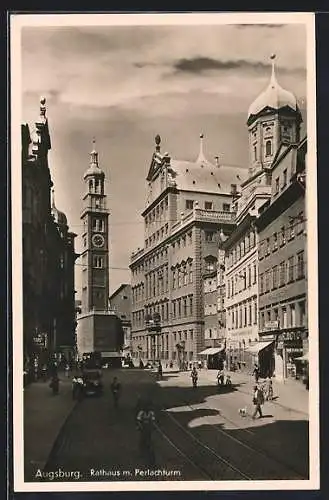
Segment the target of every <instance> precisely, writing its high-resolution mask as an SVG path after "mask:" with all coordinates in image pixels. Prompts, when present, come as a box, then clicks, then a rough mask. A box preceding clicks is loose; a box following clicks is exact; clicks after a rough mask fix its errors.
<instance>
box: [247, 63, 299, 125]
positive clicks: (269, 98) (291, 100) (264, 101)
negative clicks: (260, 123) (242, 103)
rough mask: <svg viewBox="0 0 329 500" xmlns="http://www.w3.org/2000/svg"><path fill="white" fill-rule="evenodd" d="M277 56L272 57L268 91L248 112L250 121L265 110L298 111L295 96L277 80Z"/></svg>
mask: <svg viewBox="0 0 329 500" xmlns="http://www.w3.org/2000/svg"><path fill="white" fill-rule="evenodd" d="M275 58H276V56H275V54H272V55H271V61H272V74H271V79H270V82H269V84H268V86H267V87H266V89H265V90H264V91H263V92H262V93H261V94H260V95H259V96H258V97H257V98H256V99H255V100H254V102H253V103H252V104H251V105H250V107H249V110H248V121H252V120H253V118H254V117H255V116H257V115H258V114H259V113H261V112H262V111H265V110H279V109H282V108H286V107H287V108H290V109H291V110H293V111H298V105H297V99H296V97H295V96H294V94H293V93H292V92H290V91H288V90H285V89H284V88H282V87H281V85H280V84H279V83H278V81H277V79H276V73H275Z"/></svg>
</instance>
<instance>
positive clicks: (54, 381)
mask: <svg viewBox="0 0 329 500" xmlns="http://www.w3.org/2000/svg"><path fill="white" fill-rule="evenodd" d="M49 387H50V389H51V390H52V392H53V395H54V396H57V394H58V392H59V378H58V375H57V373H56V374H54V375H53V377H52V379H51V382H50V384H49Z"/></svg>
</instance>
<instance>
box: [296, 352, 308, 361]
mask: <svg viewBox="0 0 329 500" xmlns="http://www.w3.org/2000/svg"><path fill="white" fill-rule="evenodd" d="M296 360H297V361H308V352H307V353H305V354H303V356H299V358H295V361H296Z"/></svg>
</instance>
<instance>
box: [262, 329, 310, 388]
mask: <svg viewBox="0 0 329 500" xmlns="http://www.w3.org/2000/svg"><path fill="white" fill-rule="evenodd" d="M260 336H261V338H262V339H264V340H265V339H268V337H269V335H268V333H267V332H263V334H260ZM273 337H274V338H275V343H274V346H275V348H274V370H273V376H275V378H276V379H277V380H281V381H283V380H286V379H303V377H304V371H305V369H304V365H303V363H300V362H299V358H300V357H302V356H303V354H304V353H303V344H304V343H305V338H306V337H307V332H306V330H305V329H303V328H290V329H288V328H287V329H281V330H276V331H275V332H273V331H272V332H271V338H273Z"/></svg>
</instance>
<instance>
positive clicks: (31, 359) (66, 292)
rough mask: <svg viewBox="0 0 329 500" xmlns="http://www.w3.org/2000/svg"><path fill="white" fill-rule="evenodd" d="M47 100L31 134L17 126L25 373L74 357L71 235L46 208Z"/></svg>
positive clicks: (64, 221)
mask: <svg viewBox="0 0 329 500" xmlns="http://www.w3.org/2000/svg"><path fill="white" fill-rule="evenodd" d="M50 149H51V141H50V134H49V127H48V119H47V117H46V100H45V99H44V98H42V99H41V100H40V116H39V118H38V119H37V121H36V123H35V128H34V129H33V130H32V132H31V133H30V129H29V126H28V125H27V124H24V125H22V215H23V339H24V357H25V367H26V369H27V370H29V369H30V368H31V366H33V367H38V366H39V367H40V366H41V364H48V365H49V364H50V363H51V362H52V361H53V360H54V358H56V357H57V355H58V357H60V356H61V355H64V356H65V357H66V358H67V359H69V358H70V357H72V356H73V355H74V346H75V306H74V298H75V295H74V294H75V290H74V263H75V258H76V254H75V251H74V239H75V236H76V235H75V234H74V233H72V232H70V231H69V228H68V225H67V219H66V217H65V214H63V212H60V211H59V210H57V208H56V207H55V201H54V196H53V200H52V202H51V188H52V186H53V182H52V180H51V173H50V169H49V165H48V151H49V150H50Z"/></svg>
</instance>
